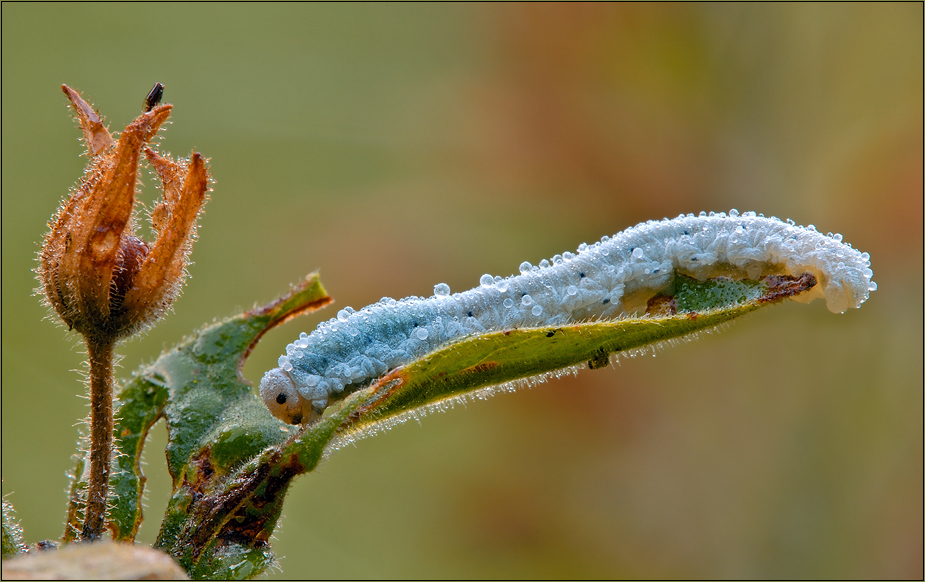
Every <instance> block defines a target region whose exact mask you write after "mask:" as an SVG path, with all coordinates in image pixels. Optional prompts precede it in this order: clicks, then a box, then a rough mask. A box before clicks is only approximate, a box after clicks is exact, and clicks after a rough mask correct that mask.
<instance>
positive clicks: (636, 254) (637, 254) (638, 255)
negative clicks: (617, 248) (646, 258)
mask: <svg viewBox="0 0 925 582" xmlns="http://www.w3.org/2000/svg"><path fill="white" fill-rule="evenodd" d="M633 258H634V259H641V258H642V249H641V248H640V247H636V248H635V249H633Z"/></svg>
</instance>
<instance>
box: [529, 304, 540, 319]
mask: <svg viewBox="0 0 925 582" xmlns="http://www.w3.org/2000/svg"><path fill="white" fill-rule="evenodd" d="M530 312H531V313H532V314H533V315H535V316H537V317H539V315H540V314H541V313H543V307H542V306H541V305H534V306H533V309H531V310H530Z"/></svg>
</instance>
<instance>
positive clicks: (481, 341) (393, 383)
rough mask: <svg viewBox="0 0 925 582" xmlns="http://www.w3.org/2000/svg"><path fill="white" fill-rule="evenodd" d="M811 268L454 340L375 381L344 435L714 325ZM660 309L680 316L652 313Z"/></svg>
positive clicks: (774, 296)
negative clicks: (612, 312) (629, 308)
mask: <svg viewBox="0 0 925 582" xmlns="http://www.w3.org/2000/svg"><path fill="white" fill-rule="evenodd" d="M815 283H816V281H815V279H814V278H813V277H812V276H811V275H804V276H803V277H799V278H791V277H768V278H766V279H764V280H762V281H747V280H732V279H728V278H716V279H712V280H706V281H697V280H696V279H692V278H690V277H685V276H677V277H676V278H675V281H674V283H673V286H672V288H671V289H668V290H666V291H665V292H664V293H663V294H662V295H660V296H658V297H654V298H652V299H651V300H650V301H649V312H650V313H649V314H647V315H646V316H643V317H633V318H626V319H618V320H613V321H601V322H584V323H575V324H571V325H563V326H552V327H540V328H529V329H515V330H510V331H502V332H495V333H488V334H484V335H480V336H476V337H472V338H468V339H466V340H464V341H460V342H458V343H454V344H452V345H450V346H448V347H446V348H444V349H442V350H440V351H437V352H434V353H432V354H430V355H428V356H426V357H424V358H421V359H420V360H418V361H416V362H413V363H411V364H408V365H406V366H403V367H401V368H397V369H395V370H393V371H392V372H390V373H389V374H387V375H386V376H384V377H383V378H381V379H380V380H379V381H378V382H376V384H375V385H374V387H373V389H374V392H375V397H374V398H373V399H372V400H371V401H370V402H369V403H367V404H365V405H364V406H362V407H361V408H360V409H359V410H358V411H357V413H356V414H354V416H353V419H352V422H351V425H350V429H351V430H350V431H349V432H348V433H346V434H345V435H343V438H342V439H341V442H340V443H339V444H338V446H340V444H343V443H344V442H350V441H352V440H354V439H356V438H358V437H362V436H364V435H365V434H366V433H368V432H372V433H375V432H377V431H378V430H380V429H382V428H388V427H389V426H391V425H393V424H395V423H397V422H402V421H404V420H406V419H407V418H409V417H414V416H417V415H419V414H421V413H422V412H426V411H428V410H430V409H432V408H441V407H443V406H445V405H446V403H447V402H448V401H453V400H458V399H461V398H467V397H473V396H476V397H480V398H483V397H485V396H486V395H489V394H492V393H494V392H497V391H498V390H502V391H504V390H512V389H515V388H516V387H517V385H518V383H522V382H525V381H536V380H537V379H539V380H545V379H546V378H547V377H549V376H550V375H557V374H558V373H560V372H561V371H563V370H565V371H571V372H574V371H575V370H576V369H577V367H580V366H582V365H584V364H585V363H587V365H588V367H589V368H591V369H595V368H600V367H603V366H605V365H607V364H608V363H609V361H610V358H611V356H612V354H621V353H633V352H634V351H635V350H639V349H641V348H645V347H647V346H652V345H653V344H656V343H659V342H664V341H670V340H673V339H677V338H680V337H684V336H689V335H691V334H695V333H697V332H700V331H704V330H708V329H711V328H714V327H716V326H718V325H722V324H724V323H727V322H729V321H731V320H733V319H735V318H737V317H740V316H742V315H745V314H747V313H751V312H753V311H756V310H758V309H760V308H762V307H764V306H766V305H770V304H771V303H775V302H777V301H780V300H782V299H785V298H787V297H792V296H794V295H796V294H798V293H801V292H803V291H806V290H808V289H810V288H812V287H813V286H814V285H815ZM659 311H663V312H668V313H672V312H674V313H675V314H673V315H653V314H654V313H658V312H659Z"/></svg>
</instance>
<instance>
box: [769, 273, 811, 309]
mask: <svg viewBox="0 0 925 582" xmlns="http://www.w3.org/2000/svg"><path fill="white" fill-rule="evenodd" d="M764 282H765V283H767V284H768V292H767V293H766V294H765V295H764V296H763V297H761V298H759V299H758V303H771V302H772V301H778V300H780V299H785V298H787V297H793V296H794V295H797V294H799V293H803V292H804V291H809V290H810V289H812V288H813V287H815V286H816V277H814V276H813V275H812V274H811V273H803V274H802V275H800V276H799V277H791V276H788V275H772V276H770V277H766V278H765V279H764Z"/></svg>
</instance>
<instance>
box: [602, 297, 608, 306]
mask: <svg viewBox="0 0 925 582" xmlns="http://www.w3.org/2000/svg"><path fill="white" fill-rule="evenodd" d="M601 303H603V304H604V305H607V304H608V303H610V297H607V298H606V299H604V300H603V301H601Z"/></svg>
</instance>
